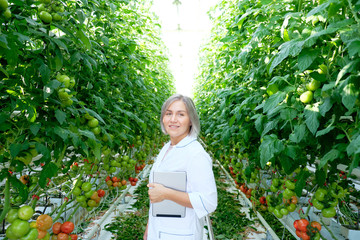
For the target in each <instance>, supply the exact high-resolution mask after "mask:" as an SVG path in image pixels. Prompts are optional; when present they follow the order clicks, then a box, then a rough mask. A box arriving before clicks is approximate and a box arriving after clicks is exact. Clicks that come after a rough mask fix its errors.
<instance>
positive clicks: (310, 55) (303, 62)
mask: <svg viewBox="0 0 360 240" xmlns="http://www.w3.org/2000/svg"><path fill="white" fill-rule="evenodd" d="M318 55H319V51H317V50H313V49H309V48H306V49H304V50H302V51H301V53H300V54H299V56H298V68H299V71H300V72H303V71H305V70H306V69H308V67H310V65H311V64H312V63H313V62H314V60H315V59H316V58H317V56H318Z"/></svg>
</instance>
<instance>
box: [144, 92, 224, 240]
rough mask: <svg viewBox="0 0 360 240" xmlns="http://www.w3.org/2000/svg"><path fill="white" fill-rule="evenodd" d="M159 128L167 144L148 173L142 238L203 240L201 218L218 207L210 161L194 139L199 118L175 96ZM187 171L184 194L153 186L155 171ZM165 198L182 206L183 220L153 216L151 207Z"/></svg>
mask: <svg viewBox="0 0 360 240" xmlns="http://www.w3.org/2000/svg"><path fill="white" fill-rule="evenodd" d="M161 129H162V131H163V132H164V133H165V134H169V136H170V142H168V143H167V144H165V145H164V147H163V148H162V149H161V151H160V153H159V155H158V157H157V159H156V161H155V162H154V165H153V167H152V169H151V172H150V177H149V184H148V187H149V191H148V193H149V198H150V202H151V204H150V211H149V220H148V224H147V226H146V231H145V234H144V239H146V240H155V239H161V240H164V239H165V240H166V239H171V240H176V239H179V240H180V239H181V240H187V239H192V240H199V239H203V228H204V217H205V216H206V215H208V214H209V213H211V212H213V211H214V210H215V209H216V206H217V191H216V185H215V179H214V174H213V171H212V160H211V158H210V156H209V155H208V154H207V153H206V152H205V150H204V148H203V147H202V146H201V144H200V143H199V142H198V141H197V140H196V138H197V135H198V133H199V131H200V122H199V117H198V115H197V113H196V110H195V105H194V103H193V101H192V100H191V99H190V98H189V97H186V96H182V95H180V94H175V95H173V96H171V97H170V98H169V99H168V100H166V102H165V103H164V104H163V106H162V109H161ZM183 171H185V172H186V178H187V183H186V192H181V191H176V190H173V189H170V188H166V187H164V186H163V185H161V184H158V183H153V182H152V179H153V174H154V172H183ZM165 199H168V200H171V201H174V202H176V203H178V204H180V205H182V206H185V207H186V209H185V211H186V213H185V217H182V218H175V217H154V216H153V215H152V204H153V203H157V202H161V201H163V200H165Z"/></svg>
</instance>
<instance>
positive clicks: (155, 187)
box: [147, 183, 168, 203]
mask: <svg viewBox="0 0 360 240" xmlns="http://www.w3.org/2000/svg"><path fill="white" fill-rule="evenodd" d="M147 187H148V188H149V190H148V194H149V198H150V201H151V203H157V202H161V201H163V200H165V199H166V198H165V196H166V192H167V190H168V188H166V187H164V185H162V184H158V183H149V184H148V185H147Z"/></svg>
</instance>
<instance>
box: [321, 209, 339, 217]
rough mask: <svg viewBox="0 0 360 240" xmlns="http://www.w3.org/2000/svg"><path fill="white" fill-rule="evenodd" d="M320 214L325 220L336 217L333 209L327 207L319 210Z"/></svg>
mask: <svg viewBox="0 0 360 240" xmlns="http://www.w3.org/2000/svg"><path fill="white" fill-rule="evenodd" d="M321 214H322V215H323V216H324V217H326V218H332V217H334V216H335V215H336V210H335V208H334V207H328V208H324V209H323V210H321Z"/></svg>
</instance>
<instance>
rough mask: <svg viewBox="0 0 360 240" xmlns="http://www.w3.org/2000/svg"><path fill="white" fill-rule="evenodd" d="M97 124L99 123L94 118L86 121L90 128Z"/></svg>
mask: <svg viewBox="0 0 360 240" xmlns="http://www.w3.org/2000/svg"><path fill="white" fill-rule="evenodd" d="M97 125H99V121H98V120H97V119H96V118H93V119H91V120H89V121H88V126H89V127H91V128H94V127H97Z"/></svg>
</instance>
